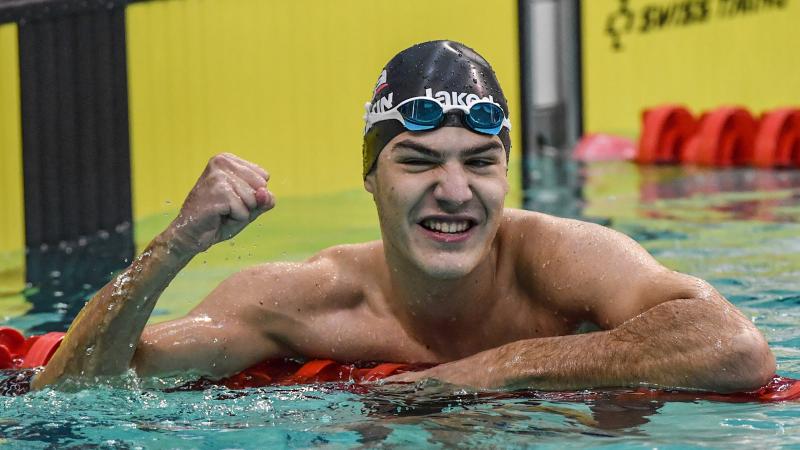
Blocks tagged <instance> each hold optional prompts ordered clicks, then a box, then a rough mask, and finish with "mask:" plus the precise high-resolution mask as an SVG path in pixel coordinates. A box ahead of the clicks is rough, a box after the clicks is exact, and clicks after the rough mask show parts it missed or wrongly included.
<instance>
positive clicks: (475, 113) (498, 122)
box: [364, 97, 511, 135]
mask: <svg viewBox="0 0 800 450" xmlns="http://www.w3.org/2000/svg"><path fill="white" fill-rule="evenodd" d="M364 106H365V108H366V110H367V114H366V115H365V116H364V119H365V120H366V122H367V123H366V126H365V128H364V134H366V132H367V131H369V129H370V128H372V125H374V124H376V123H377V122H382V121H384V120H392V119H394V120H398V121H400V123H402V124H403V126H404V127H405V128H406V129H407V130H409V131H425V130H432V129H434V128H436V127H438V126H439V125H440V124H441V123H442V120H443V119H444V115H445V114H447V113H448V112H450V111H453V110H459V111H462V112H463V113H464V123H465V124H466V125H467V126H468V127H469V128H470V129H472V130H474V131H477V132H478V133H483V134H493V135H496V134H498V133H500V130H501V129H502V128H503V127H506V128H508V129H509V130H511V122H510V121H509V120H508V119H507V118H506V117H505V114H504V113H503V108H501V107H500V105H498V104H497V103H494V102H490V101H488V100H478V101H475V102H472V103H470V104H469V106H462V105H447V106H444V105H442V104H441V103H440V102H439V101H437V100H436V99H434V98H431V97H412V98H409V99H407V100H404V101H402V102H400V103H399V104H398V105H397V106H396V107H394V108H392V109H390V110H388V111H384V112H372V111H371V110H370V108H371V106H372V105H371V104H370V103H367V104H366V105H364Z"/></svg>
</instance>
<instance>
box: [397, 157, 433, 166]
mask: <svg viewBox="0 0 800 450" xmlns="http://www.w3.org/2000/svg"><path fill="white" fill-rule="evenodd" d="M400 164H405V165H408V166H429V165H431V164H433V162H432V161H429V160H427V159H420V158H403V159H401V160H400Z"/></svg>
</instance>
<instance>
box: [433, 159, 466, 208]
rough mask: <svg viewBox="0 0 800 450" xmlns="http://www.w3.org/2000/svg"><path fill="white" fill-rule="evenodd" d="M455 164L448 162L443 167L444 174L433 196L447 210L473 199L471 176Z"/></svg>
mask: <svg viewBox="0 0 800 450" xmlns="http://www.w3.org/2000/svg"><path fill="white" fill-rule="evenodd" d="M455 166H456V165H455V164H453V165H449V164H448V165H445V166H444V167H443V170H442V176H441V178H440V179H439V182H438V183H437V184H436V188H434V190H433V197H434V198H435V199H436V201H437V202H438V203H439V205H440V206H441V207H442V208H443V209H445V210H446V211H447V210H453V209H457V208H458V207H460V206H461V205H463V204H464V203H467V202H468V201H470V200H472V189H471V188H470V185H469V178H468V177H467V174H466V173H465V172H464V170H463V168H461V167H455Z"/></svg>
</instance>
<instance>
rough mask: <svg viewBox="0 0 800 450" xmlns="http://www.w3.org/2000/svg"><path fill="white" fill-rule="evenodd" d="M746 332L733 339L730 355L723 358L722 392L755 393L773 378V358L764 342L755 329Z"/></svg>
mask: <svg viewBox="0 0 800 450" xmlns="http://www.w3.org/2000/svg"><path fill="white" fill-rule="evenodd" d="M748 328H749V329H746V330H742V332H740V333H738V334H737V335H735V336H733V338H732V339H731V347H730V351H729V352H728V354H727V355H725V357H724V358H722V359H723V362H722V372H721V373H722V374H725V375H723V376H722V377H721V378H722V379H721V380H720V381H722V382H723V383H722V386H720V387H721V388H722V389H721V391H726V392H748V391H754V390H757V389H759V388H761V387H762V386H764V385H765V384H767V383H768V382H769V381H770V380H771V379H772V377H773V376H774V375H775V371H776V364H775V356H774V355H773V354H772V351H771V350H770V348H769V345H768V344H767V341H766V339H764V336H762V335H761V333H760V332H759V331H758V330H757V329H756V328H755V327H754V326H751V327H748Z"/></svg>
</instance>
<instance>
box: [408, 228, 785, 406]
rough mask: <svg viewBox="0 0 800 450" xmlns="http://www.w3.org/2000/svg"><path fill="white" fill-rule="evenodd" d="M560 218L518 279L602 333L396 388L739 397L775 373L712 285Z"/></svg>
mask: <svg viewBox="0 0 800 450" xmlns="http://www.w3.org/2000/svg"><path fill="white" fill-rule="evenodd" d="M554 220H556V221H557V226H558V231H557V233H555V234H550V233H549V232H548V231H544V233H543V234H538V235H537V232H536V231H535V230H529V232H530V233H529V236H530V235H537V237H538V238H539V239H541V240H539V241H538V242H539V244H540V245H541V243H542V242H548V243H550V244H554V245H553V246H552V247H551V248H549V249H548V250H545V251H542V250H541V249H536V248H532V245H531V243H528V244H527V245H528V247H527V248H526V246H525V245H524V244H521V248H522V249H523V251H524V252H527V256H530V255H537V256H534V257H533V258H532V259H530V260H527V261H524V260H523V261H524V263H523V264H522V266H521V268H522V270H521V271H520V273H521V274H522V276H527V277H528V280H529V282H530V284H529V286H528V287H529V288H530V289H533V290H534V291H535V292H538V293H540V295H541V296H542V297H543V298H549V299H551V301H552V304H551V305H550V307H552V308H555V309H557V310H559V313H560V314H564V315H566V316H568V317H571V318H573V319H574V320H576V321H580V320H586V321H591V322H594V323H595V324H596V325H598V326H599V327H600V328H601V329H602V331H597V332H593V333H586V334H578V335H568V336H555V337H546V338H536V339H528V340H522V341H518V342H512V343H509V344H506V345H503V346H500V347H498V348H495V349H492V350H487V351H484V352H481V353H478V354H476V355H473V356H471V357H468V358H465V359H463V360H459V361H455V362H452V363H448V364H444V365H442V366H438V367H436V368H433V369H431V370H429V371H427V372H423V373H422V374H416V375H410V374H409V375H406V376H405V377H402V378H401V377H398V378H396V380H397V381H409V380H412V379H415V378H419V377H432V378H438V379H442V380H445V381H449V382H453V383H456V384H464V385H472V386H477V387H530V388H536V389H544V390H570V389H583V388H598V387H624V386H639V385H651V386H661V387H678V388H690V389H700V390H707V391H715V392H733V391H747V390H752V389H756V388H758V387H760V386H762V385H764V384H765V383H766V382H767V381H768V380H769V378H770V377H771V376H772V375H773V374H774V373H775V359H774V357H773V355H772V353H771V351H770V350H769V347H768V346H767V343H766V341H765V339H764V337H763V336H762V335H761V333H760V332H759V331H758V330H757V329H756V327H755V326H754V325H753V324H752V323H751V322H750V321H749V320H748V319H747V318H746V317H744V316H743V315H742V314H741V312H739V311H738V310H737V309H736V308H735V307H734V306H733V305H731V304H730V303H729V302H728V301H727V300H725V299H724V298H723V297H722V296H721V295H720V294H719V293H718V292H717V291H716V290H715V289H714V288H713V287H711V286H710V285H709V284H708V283H706V282H704V281H702V280H699V279H697V278H694V277H691V276H688V275H684V274H680V273H677V272H673V271H671V270H668V269H666V268H664V267H663V266H661V265H660V264H658V263H657V262H656V261H655V260H654V259H653V258H652V257H651V256H650V255H649V254H648V253H647V252H646V251H645V250H644V249H642V248H641V246H639V245H638V244H637V243H636V242H634V241H633V240H632V239H630V238H628V237H626V236H624V235H622V234H620V233H617V232H615V231H613V230H609V229H607V228H604V227H600V226H597V225H593V224H588V223H581V222H577V221H561V219H554ZM552 236H561V237H562V238H560V239H554V240H550V237H552ZM522 256H523V257H524V256H526V255H522ZM540 258H541V259H540ZM542 261H546V262H547V264H544V265H543V264H542Z"/></svg>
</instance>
